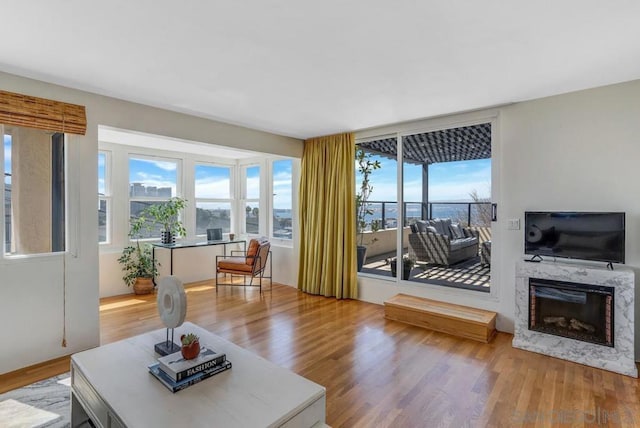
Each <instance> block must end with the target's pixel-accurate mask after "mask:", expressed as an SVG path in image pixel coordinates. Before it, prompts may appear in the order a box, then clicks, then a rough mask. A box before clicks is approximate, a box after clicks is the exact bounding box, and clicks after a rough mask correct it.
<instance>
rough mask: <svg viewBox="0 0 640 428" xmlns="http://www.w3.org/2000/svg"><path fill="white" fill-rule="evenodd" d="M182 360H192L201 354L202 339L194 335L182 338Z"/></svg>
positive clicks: (186, 335)
mask: <svg viewBox="0 0 640 428" xmlns="http://www.w3.org/2000/svg"><path fill="white" fill-rule="evenodd" d="M180 342H181V343H182V348H181V349H180V351H181V352H182V358H184V359H185V360H192V359H194V358H196V357H197V356H198V355H199V354H200V338H199V337H198V336H196V335H195V334H193V333H188V334H183V335H182V336H180Z"/></svg>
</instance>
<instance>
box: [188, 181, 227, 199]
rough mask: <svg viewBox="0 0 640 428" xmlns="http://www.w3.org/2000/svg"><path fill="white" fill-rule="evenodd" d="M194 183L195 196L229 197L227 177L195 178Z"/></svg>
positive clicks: (210, 197)
mask: <svg viewBox="0 0 640 428" xmlns="http://www.w3.org/2000/svg"><path fill="white" fill-rule="evenodd" d="M195 185H196V193H195V194H196V197H197V198H209V199H229V198H230V197H231V194H230V188H231V187H230V181H229V178H228V177H207V178H202V179H197V180H196V182H195Z"/></svg>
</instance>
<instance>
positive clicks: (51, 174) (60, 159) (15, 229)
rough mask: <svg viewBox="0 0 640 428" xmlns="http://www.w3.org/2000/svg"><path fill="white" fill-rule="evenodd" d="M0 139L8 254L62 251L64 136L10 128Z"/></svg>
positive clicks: (7, 128) (63, 241) (63, 225)
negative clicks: (0, 140)
mask: <svg viewBox="0 0 640 428" xmlns="http://www.w3.org/2000/svg"><path fill="white" fill-rule="evenodd" d="M0 129H1V128H0ZM2 135H3V146H4V147H3V148H4V150H3V153H2V158H3V169H4V188H3V193H4V215H5V227H4V231H3V234H4V253H5V254H10V255H25V254H41V253H51V252H58V251H64V250H65V241H66V230H65V223H66V220H65V217H66V216H65V200H66V199H65V198H66V195H65V193H66V191H65V190H66V189H65V142H64V140H65V139H64V134H62V133H59V132H57V133H52V132H48V131H42V130H37V129H31V128H22V127H18V126H12V127H4V128H3V132H2Z"/></svg>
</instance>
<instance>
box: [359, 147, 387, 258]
mask: <svg viewBox="0 0 640 428" xmlns="http://www.w3.org/2000/svg"><path fill="white" fill-rule="evenodd" d="M371 157H372V154H371V153H367V152H365V151H364V150H363V149H361V148H356V167H357V170H358V172H359V173H360V176H361V177H362V183H360V188H359V189H358V192H357V193H356V232H357V234H358V240H359V245H360V246H362V244H363V242H364V232H365V230H366V229H367V216H368V215H371V214H373V210H372V209H371V207H370V205H369V197H370V196H371V192H372V191H373V185H372V184H371V174H372V173H373V171H375V170H377V169H380V168H381V167H382V165H381V164H380V161H378V160H372V159H371ZM379 229H380V222H379V221H378V220H373V221H371V231H372V232H373V233H375V232H377V231H378V230H379ZM375 241H377V238H373V239H372V240H371V243H374V242H375Z"/></svg>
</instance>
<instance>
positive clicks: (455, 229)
mask: <svg viewBox="0 0 640 428" xmlns="http://www.w3.org/2000/svg"><path fill="white" fill-rule="evenodd" d="M449 230H450V232H451V237H452V238H453V239H460V238H464V237H465V236H464V232H463V231H462V227H460V225H459V224H458V223H453V224H452V225H451V226H449Z"/></svg>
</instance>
